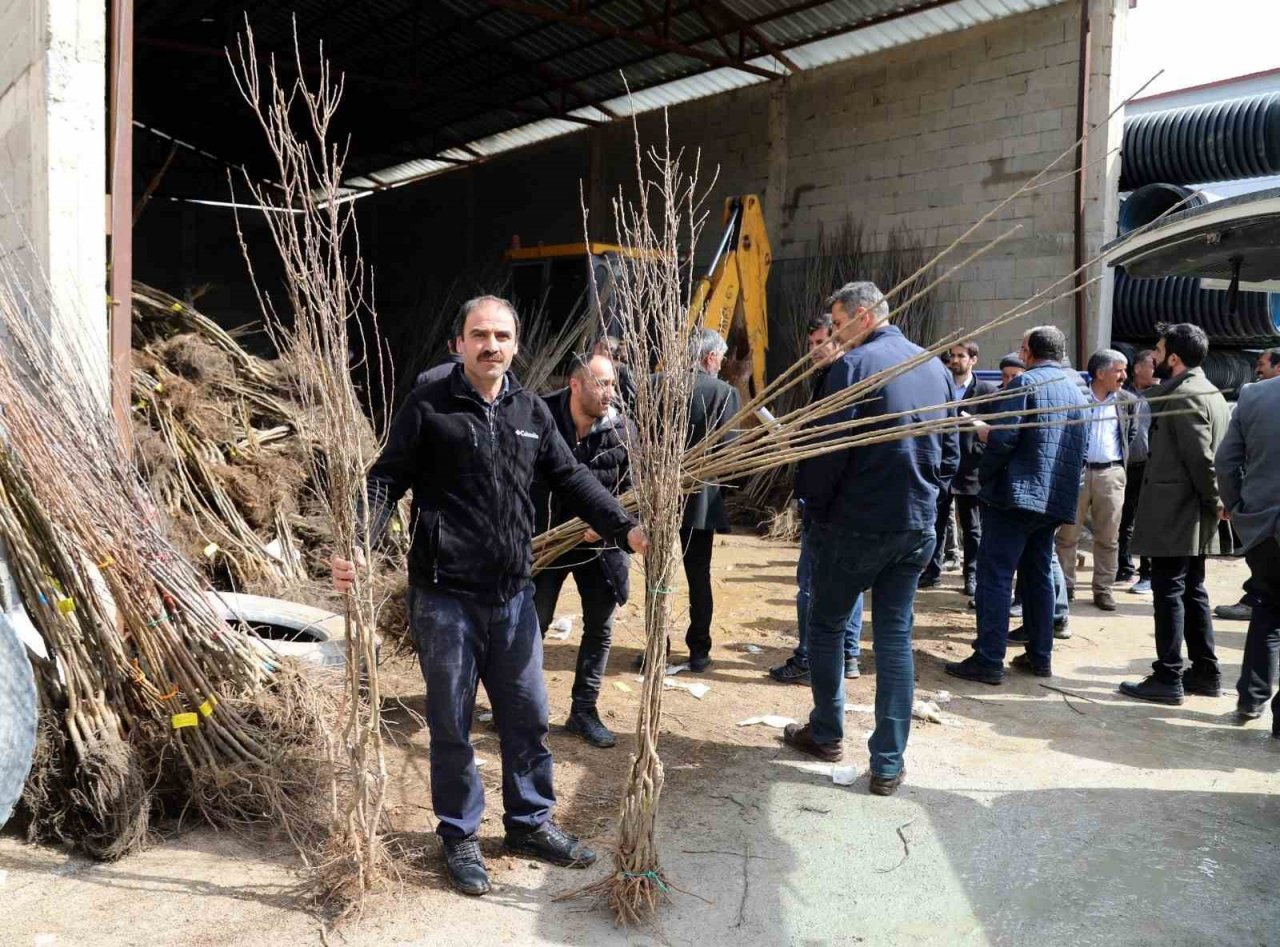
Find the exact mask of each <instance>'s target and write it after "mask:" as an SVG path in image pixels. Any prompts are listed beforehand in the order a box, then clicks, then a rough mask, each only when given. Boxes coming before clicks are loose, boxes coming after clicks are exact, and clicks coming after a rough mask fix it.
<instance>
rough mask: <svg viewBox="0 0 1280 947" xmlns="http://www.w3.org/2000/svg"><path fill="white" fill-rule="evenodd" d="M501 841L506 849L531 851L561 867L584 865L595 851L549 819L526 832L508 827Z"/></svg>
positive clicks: (521, 853)
mask: <svg viewBox="0 0 1280 947" xmlns="http://www.w3.org/2000/svg"><path fill="white" fill-rule="evenodd" d="M502 844H503V845H505V846H506V849H507V851H509V852H515V853H516V854H517V855H532V856H533V857H534V858H541V859H542V860H543V861H546V862H551V864H553V865H559V866H560V867H561V868H586V867H587V866H588V865H592V864H594V863H595V860H596V853H595V852H593V851H592V850H591V849H589V848H587V846H586V845H584V844H583V843H582V840H581V839H577V838H574V837H573V836H572V835H570V834H569V833H568V832H566V831H564V830H563V829H562V828H560V826H558V825H556V824H555V823H554V822H551V821H549V820H548V821H546V822H544V823H542V825H540V826H538V827H537V828H536V829H533V830H531V831H528V832H514V831H512V830H511V829H508V830H507V835H506V837H505V838H504V839H503V840H502Z"/></svg>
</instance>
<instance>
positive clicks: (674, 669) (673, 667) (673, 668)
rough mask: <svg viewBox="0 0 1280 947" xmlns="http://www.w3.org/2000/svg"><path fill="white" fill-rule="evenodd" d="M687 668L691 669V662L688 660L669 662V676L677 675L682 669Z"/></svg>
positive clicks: (685, 669)
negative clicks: (680, 662)
mask: <svg viewBox="0 0 1280 947" xmlns="http://www.w3.org/2000/svg"><path fill="white" fill-rule="evenodd" d="M687 670H689V663H688V662H687V661H686V662H685V663H684V664H668V665H667V677H675V676H676V675H677V674H679V673H680V672H681V671H687Z"/></svg>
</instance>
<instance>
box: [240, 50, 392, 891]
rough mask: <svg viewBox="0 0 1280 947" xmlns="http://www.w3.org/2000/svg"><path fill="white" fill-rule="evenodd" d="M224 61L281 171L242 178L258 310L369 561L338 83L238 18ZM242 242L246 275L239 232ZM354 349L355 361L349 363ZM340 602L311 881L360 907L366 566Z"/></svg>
mask: <svg viewBox="0 0 1280 947" xmlns="http://www.w3.org/2000/svg"><path fill="white" fill-rule="evenodd" d="M229 58H230V60H231V65H232V72H233V74H234V76H235V80H236V84H237V87H238V88H239V90H240V93H241V95H242V96H243V98H244V100H245V102H246V103H247V104H248V105H249V107H250V108H251V109H252V111H253V114H254V115H255V117H256V118H257V119H258V122H259V125H260V126H261V128H262V131H263V134H264V137H265V140H266V144H267V146H268V149H269V151H270V153H271V155H272V157H273V159H274V161H275V164H276V171H277V176H278V184H277V186H276V187H266V186H263V185H260V184H258V183H257V182H255V181H254V180H253V179H252V178H250V177H249V176H248V175H246V176H245V182H244V183H245V185H246V186H247V187H248V188H249V190H250V192H251V193H252V195H253V197H254V198H255V200H256V201H257V203H258V204H259V205H260V206H261V207H262V208H263V209H264V213H263V218H264V220H265V222H266V224H267V229H268V230H269V232H270V234H271V238H272V242H273V243H274V245H275V248H276V250H277V251H278V253H279V256H280V260H281V263H282V264H283V269H284V280H285V292H286V295H287V298H288V310H287V312H285V313H282V312H281V311H280V310H278V309H277V308H276V306H275V304H274V303H273V301H272V300H271V298H270V297H269V296H268V295H267V293H266V292H265V291H264V290H263V289H262V287H261V286H260V285H259V284H258V282H257V279H256V277H255V278H254V280H253V282H254V287H255V290H256V291H257V293H258V298H259V302H260V303H261V306H262V311H263V319H264V322H265V324H266V326H267V329H268V331H269V333H270V334H271V337H272V339H273V341H274V342H275V344H276V346H277V348H278V349H279V351H280V352H281V354H282V355H284V356H286V357H287V358H288V359H289V361H290V362H291V363H292V364H293V365H294V367H295V369H296V371H297V373H298V378H299V389H300V398H301V400H302V403H303V404H304V405H305V407H306V409H307V414H308V416H309V418H310V420H311V425H312V430H311V431H310V432H309V433H310V435H311V437H312V440H313V443H314V445H315V450H314V451H313V452H312V453H311V455H310V462H311V466H312V469H311V476H312V479H313V481H314V482H315V484H316V489H317V491H318V493H319V496H320V499H321V501H322V502H323V504H324V506H325V509H326V512H327V515H328V520H329V527H330V534H331V535H332V537H333V543H334V549H335V550H338V551H340V552H342V553H347V551H348V550H357V558H363V559H364V560H365V561H366V562H368V561H372V559H373V557H374V554H375V551H376V550H374V549H373V548H371V547H370V544H369V536H370V529H369V522H368V516H369V510H368V506H367V504H365V503H364V502H363V497H364V490H365V478H366V475H367V474H368V471H369V468H370V467H371V466H372V465H373V462H374V461H375V460H376V458H377V448H378V447H379V446H380V444H381V441H382V439H383V437H384V435H383V434H379V436H378V437H377V439H376V440H377V443H374V444H371V443H370V442H369V441H368V440H366V439H365V438H364V437H362V436H361V431H362V430H367V428H368V421H367V419H366V417H365V414H364V412H363V410H362V408H361V404H360V399H359V397H358V396H357V393H356V388H355V384H354V381H353V378H352V374H353V372H358V373H360V375H361V376H362V377H363V380H364V381H365V382H366V383H367V384H368V385H369V386H370V387H371V388H375V387H377V388H384V389H385V387H386V381H387V373H385V372H384V371H383V363H382V352H383V349H382V344H381V341H380V339H379V337H378V333H377V327H376V319H375V315H374V312H373V307H372V292H371V287H370V284H369V278H368V274H367V272H366V270H365V268H364V265H363V263H362V262H361V259H360V244H359V238H358V234H357V232H356V228H355V217H354V213H353V210H352V205H351V203H350V202H349V201H345V200H343V197H344V191H343V188H342V176H343V164H344V159H345V156H346V149H345V147H344V146H340V145H338V144H336V143H335V142H334V141H333V140H332V134H331V127H332V122H333V118H334V115H335V114H336V112H337V109H338V106H339V103H340V101H341V98H342V80H341V79H340V78H339V79H335V78H333V77H332V76H331V73H330V71H329V65H328V62H327V61H326V60H325V59H324V58H323V56H321V58H320V63H319V66H318V68H317V70H316V75H317V80H316V83H315V85H314V87H309V86H308V85H307V84H306V82H305V81H304V79H303V77H305V76H307V75H309V74H311V72H312V70H311V69H310V68H309V67H304V63H303V59H302V52H301V50H300V48H299V47H298V45H297V36H296V34H295V37H294V59H295V62H294V64H293V65H294V68H295V71H294V72H293V73H292V74H293V75H294V76H295V78H294V79H293V80H292V81H286V82H284V83H283V84H282V83H281V80H280V76H279V73H278V72H277V71H276V68H275V64H274V61H273V62H272V63H271V66H270V69H269V71H268V74H267V77H266V81H264V80H263V77H262V76H261V75H260V73H259V69H258V57H257V52H256V49H255V47H254V39H253V32H252V30H250V29H249V28H248V27H247V26H246V28H245V32H244V34H243V36H242V37H240V39H239V41H238V43H237V45H236V48H235V50H234V51H232V52H230V53H229ZM240 239H241V246H242V248H243V250H244V256H245V260H246V262H248V263H249V264H250V274H251V276H253V267H252V261H251V256H250V253H249V251H248V248H247V247H245V245H244V237H243V233H241V238H240ZM353 353H356V354H357V358H358V359H359V361H358V363H357V364H355V365H353V364H352V354H353ZM385 397H386V391H385V390H384V391H383V398H384V399H385ZM361 553H362V556H361V555H360V554H361ZM347 554H349V553H347ZM343 604H344V611H345V619H346V621H345V624H346V633H347V637H346V644H347V649H346V658H347V662H346V674H345V679H344V684H345V689H344V693H343V697H342V704H341V708H340V714H339V719H337V720H335V721H334V722H333V727H332V732H331V739H330V744H329V746H330V758H331V762H332V764H333V766H334V773H333V781H332V805H331V813H330V830H329V837H328V839H327V840H326V843H325V846H324V850H323V852H322V853H321V855H320V865H319V867H320V875H319V881H320V884H321V886H322V889H323V890H324V891H325V893H326V894H330V895H334V896H337V897H339V898H341V899H342V900H344V901H345V902H346V903H347V904H348V905H349V906H351V907H355V908H358V907H359V906H360V905H361V904H362V898H363V895H364V893H365V892H366V891H368V890H369V889H370V888H371V887H372V886H374V885H375V884H376V883H377V882H378V881H379V880H381V879H383V878H385V877H386V876H387V874H388V871H389V869H390V868H391V867H392V866H391V859H390V856H389V853H388V849H387V847H386V844H385V841H384V838H383V831H384V828H385V819H386V813H385V794H386V782H387V770H386V758H385V754H384V748H383V733H382V718H381V700H382V694H381V688H380V684H379V678H378V665H377V610H378V604H379V603H378V601H377V599H376V597H375V590H374V588H373V585H372V583H371V582H369V581H368V579H367V577H366V576H365V575H363V574H362V575H361V576H359V577H358V578H357V580H356V582H355V584H354V585H353V587H352V588H351V589H350V590H349V591H348V592H347V593H346V594H345V596H344V603H343Z"/></svg>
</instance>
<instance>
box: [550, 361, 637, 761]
mask: <svg viewBox="0 0 1280 947" xmlns="http://www.w3.org/2000/svg"><path fill="white" fill-rule="evenodd" d="M615 384H616V379H615V376H614V365H613V362H612V361H611V360H610V359H609V358H608V357H607V356H604V355H589V356H577V357H576V358H575V359H574V361H573V368H572V371H571V372H570V374H569V385H568V387H566V388H562V389H561V390H559V391H556V392H552V393H551V394H549V395H547V396H546V397H544V398H543V400H544V401H545V402H546V403H547V408H548V410H549V411H550V412H551V417H552V419H553V420H554V421H555V423H556V429H557V430H558V431H559V432H560V436H561V437H562V438H564V441H565V443H566V444H567V445H568V446H569V450H570V451H571V452H572V453H573V458H574V460H576V461H578V463H580V464H583V465H584V466H585V467H586V468H587V469H588V470H590V471H591V474H592V476H594V477H595V478H596V479H597V480H599V481H600V485H601V486H602V487H604V488H605V489H606V490H608V491H609V492H610V493H611V494H612V495H614V496H621V495H622V494H623V493H626V492H627V490H628V489H630V486H631V465H630V463H629V461H628V456H627V445H628V444H630V443H632V440H633V437H634V433H633V430H632V428H631V426H630V424H629V422H627V421H626V419H625V418H623V417H622V415H621V414H619V413H618V411H617V409H616V408H615V407H614V399H615V397H616V388H615ZM533 502H534V515H535V517H536V520H535V527H534V528H535V530H536V532H538V533H541V532H543V531H545V530H547V529H550V528H551V527H553V526H558V525H560V524H561V523H563V522H565V521H566V520H569V519H572V514H571V513H570V512H569V510H568V509H567V508H566V507H565V505H564V503H563V502H562V501H561V500H560V498H559V497H558V496H556V494H555V493H554V492H553V491H552V490H551V488H550V484H549V483H547V481H546V480H545V479H544V478H542V477H538V478H537V479H536V480H535V481H534V487H533ZM630 559H631V557H630V556H629V555H628V554H627V551H626V550H624V549H620V548H618V546H617V545H616V544H614V543H609V542H604V541H603V540H601V539H600V536H599V535H598V534H597V533H596V532H595V531H594V530H588V532H587V534H586V536H585V538H584V541H583V542H582V543H581V544H579V545H577V546H575V547H574V548H573V549H571V550H569V551H568V552H566V553H565V554H564V555H562V556H560V558H558V559H556V561H555V562H553V563H551V564H550V565H548V566H547V567H546V568H545V569H543V570H542V571H541V572H539V573H538V574H537V575H536V576H534V579H533V585H534V606H535V607H536V608H537V611H538V625H539V626H540V627H541V629H542V633H543V635H544V636H545V635H546V633H547V629H548V628H549V627H550V626H551V622H552V619H554V618H555V611H556V602H557V601H558V599H559V597H560V589H561V588H562V587H563V585H564V580H565V579H566V578H568V576H569V575H570V574H571V573H572V575H573V581H574V584H575V585H576V586H577V587H578V597H579V598H580V599H581V600H582V643H581V644H580V645H579V646H578V662H577V667H576V669H575V671H574V676H573V690H572V691H571V692H570V693H571V694H572V701H573V702H572V704H571V705H570V707H569V719H568V720H567V721H565V725H564V728H565V729H566V730H567V731H569V732H570V733H575V734H577V735H578V736H580V737H582V739H583V740H585V741H586V742H587V743H589V744H591V745H592V746H598V747H611V746H613V745H614V744H615V743H616V742H617V741H616V739H615V738H614V735H613V734H612V733H611V732H610V730H609V728H608V727H606V726H605V725H604V723H603V721H601V719H600V714H599V712H598V710H597V707H596V705H597V703H598V701H599V699H600V684H601V682H602V681H603V680H604V673H605V668H606V667H607V666H608V663H609V647H610V643H611V641H612V637H613V615H614V611H615V610H616V609H617V607H618V606H619V605H625V604H626V601H627V597H628V595H629V593H630V579H629V576H628V569H629V567H630Z"/></svg>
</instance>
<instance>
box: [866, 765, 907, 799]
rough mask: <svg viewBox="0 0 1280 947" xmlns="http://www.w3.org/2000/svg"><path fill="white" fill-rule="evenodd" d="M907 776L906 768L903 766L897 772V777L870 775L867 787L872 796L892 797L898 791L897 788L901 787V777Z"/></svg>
mask: <svg viewBox="0 0 1280 947" xmlns="http://www.w3.org/2000/svg"><path fill="white" fill-rule="evenodd" d="M906 775H907V768H906V767H905V766H904V767H903V768H902V769H900V770H898V775H897V776H877V775H876V774H875V773H872V774H871V785H870V786H869V787H868V788H869V789H870V790H871V795H873V796H892V795H893V794H894V793H895V792H897V791H898V787H899V786H901V785H902V777H903V776H906Z"/></svg>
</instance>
